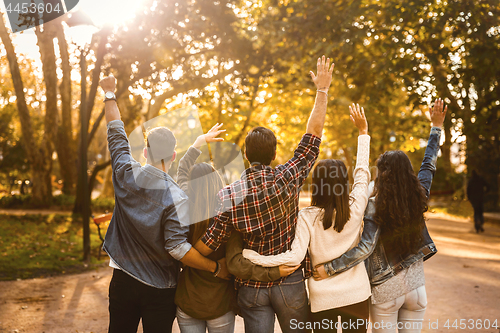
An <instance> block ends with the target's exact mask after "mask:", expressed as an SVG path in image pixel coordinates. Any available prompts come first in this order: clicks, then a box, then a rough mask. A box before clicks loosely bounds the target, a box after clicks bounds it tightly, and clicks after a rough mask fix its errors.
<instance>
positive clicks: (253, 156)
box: [245, 126, 277, 165]
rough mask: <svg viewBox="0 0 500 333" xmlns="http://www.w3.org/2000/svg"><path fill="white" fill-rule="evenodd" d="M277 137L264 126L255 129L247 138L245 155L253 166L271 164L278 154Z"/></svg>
mask: <svg viewBox="0 0 500 333" xmlns="http://www.w3.org/2000/svg"><path fill="white" fill-rule="evenodd" d="M276 144H277V141H276V136H275V135H274V133H273V131H271V130H270V129H267V128H265V127H262V126H258V127H254V128H252V129H251V130H250V132H248V134H247V137H246V138H245V153H246V156H247V159H248V161H249V162H250V163H251V164H254V163H260V164H264V165H269V164H271V162H272V160H273V159H274V156H275V154H276Z"/></svg>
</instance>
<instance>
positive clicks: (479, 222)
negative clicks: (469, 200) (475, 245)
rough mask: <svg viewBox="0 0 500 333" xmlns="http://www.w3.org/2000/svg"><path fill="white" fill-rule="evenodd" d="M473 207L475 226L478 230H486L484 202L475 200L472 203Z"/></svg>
mask: <svg viewBox="0 0 500 333" xmlns="http://www.w3.org/2000/svg"><path fill="white" fill-rule="evenodd" d="M472 208H474V227H475V228H476V231H477V232H479V231H484V229H483V224H484V216H483V212H484V210H483V203H482V202H475V203H473V204H472Z"/></svg>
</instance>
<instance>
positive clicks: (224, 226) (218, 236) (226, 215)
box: [201, 189, 234, 251]
mask: <svg viewBox="0 0 500 333" xmlns="http://www.w3.org/2000/svg"><path fill="white" fill-rule="evenodd" d="M225 190H226V189H222V190H221V192H219V200H220V204H219V208H218V210H217V215H215V216H214V223H212V225H211V226H210V228H208V229H207V231H206V233H205V235H203V237H202V238H201V241H202V242H203V244H205V245H206V246H208V248H210V249H211V250H213V251H217V249H218V248H219V246H221V245H222V244H224V243H225V242H227V241H228V239H229V236H231V232H232V231H233V230H234V227H233V225H232V224H231V221H232V219H231V217H232V216H231V215H232V213H231V209H229V208H227V207H225V205H224V202H226V200H230V198H229V196H228V197H227V198H224V195H223V193H224V191H225ZM224 199H226V200H224ZM226 208H227V209H226Z"/></svg>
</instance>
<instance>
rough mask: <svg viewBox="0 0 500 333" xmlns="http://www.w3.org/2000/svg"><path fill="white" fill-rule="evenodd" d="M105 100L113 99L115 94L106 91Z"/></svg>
mask: <svg viewBox="0 0 500 333" xmlns="http://www.w3.org/2000/svg"><path fill="white" fill-rule="evenodd" d="M106 98H108V99H111V98H115V94H113V92H111V91H108V92H107V93H106Z"/></svg>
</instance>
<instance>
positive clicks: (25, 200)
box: [0, 194, 31, 208]
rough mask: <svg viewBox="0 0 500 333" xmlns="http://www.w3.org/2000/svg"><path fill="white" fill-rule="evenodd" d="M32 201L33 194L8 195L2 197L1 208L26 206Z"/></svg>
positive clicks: (0, 200) (0, 199)
mask: <svg viewBox="0 0 500 333" xmlns="http://www.w3.org/2000/svg"><path fill="white" fill-rule="evenodd" d="M30 203H31V194H16V195H7V196H4V197H1V198H0V208H26V207H29V205H30Z"/></svg>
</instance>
